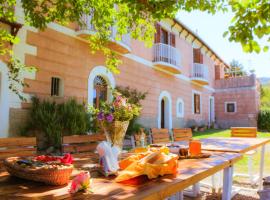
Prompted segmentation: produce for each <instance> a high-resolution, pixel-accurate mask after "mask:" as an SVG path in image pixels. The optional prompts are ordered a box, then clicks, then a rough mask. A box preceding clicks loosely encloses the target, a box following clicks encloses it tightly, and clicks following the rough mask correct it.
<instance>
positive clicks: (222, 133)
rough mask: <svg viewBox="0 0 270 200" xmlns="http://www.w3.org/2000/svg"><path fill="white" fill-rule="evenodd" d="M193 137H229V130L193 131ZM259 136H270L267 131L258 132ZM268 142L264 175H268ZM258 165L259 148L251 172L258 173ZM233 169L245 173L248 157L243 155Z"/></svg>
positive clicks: (269, 172) (269, 168) (269, 173)
mask: <svg viewBox="0 0 270 200" xmlns="http://www.w3.org/2000/svg"><path fill="white" fill-rule="evenodd" d="M193 137H194V138H197V139H200V138H210V137H230V130H229V129H226V130H215V129H209V130H206V131H204V132H193ZM258 137H259V138H270V133H269V132H258ZM269 157H270V144H269V145H268V146H266V153H265V165H264V166H265V167H264V175H265V176H270V159H269ZM259 166H260V149H258V151H257V153H256V154H255V155H254V157H253V172H254V173H259ZM235 171H236V172H237V173H247V172H248V159H247V156H245V157H244V158H243V159H242V160H240V161H239V162H237V163H236V164H235Z"/></svg>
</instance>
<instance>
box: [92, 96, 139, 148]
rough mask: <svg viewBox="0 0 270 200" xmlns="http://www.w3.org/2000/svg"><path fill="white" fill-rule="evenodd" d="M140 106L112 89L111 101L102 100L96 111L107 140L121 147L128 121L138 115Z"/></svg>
mask: <svg viewBox="0 0 270 200" xmlns="http://www.w3.org/2000/svg"><path fill="white" fill-rule="evenodd" d="M140 109H141V107H140V106H138V105H136V104H132V103H130V102H129V99H127V98H125V97H123V96H122V95H121V94H120V93H119V92H117V91H113V100H112V102H102V103H101V106H100V108H99V109H98V110H97V112H96V117H97V120H98V123H99V126H100V128H101V129H102V131H103V132H104V133H105V135H106V138H107V141H108V142H110V143H111V144H112V145H113V146H118V147H119V148H120V149H122V146H123V140H124V137H125V134H126V131H127V128H128V124H129V121H130V120H131V119H133V117H135V116H138V115H139V113H140Z"/></svg>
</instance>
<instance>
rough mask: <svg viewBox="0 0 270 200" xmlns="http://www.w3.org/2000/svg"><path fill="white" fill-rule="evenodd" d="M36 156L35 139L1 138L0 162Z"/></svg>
mask: <svg viewBox="0 0 270 200" xmlns="http://www.w3.org/2000/svg"><path fill="white" fill-rule="evenodd" d="M35 154H36V138H35V137H14V138H0V160H3V159H5V158H7V157H13V156H33V155H35Z"/></svg>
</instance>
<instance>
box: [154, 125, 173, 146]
mask: <svg viewBox="0 0 270 200" xmlns="http://www.w3.org/2000/svg"><path fill="white" fill-rule="evenodd" d="M151 139H152V143H154V144H158V143H169V142H170V134H169V130H168V129H166V128H160V129H159V128H151Z"/></svg>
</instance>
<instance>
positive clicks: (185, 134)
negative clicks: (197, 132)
mask: <svg viewBox="0 0 270 200" xmlns="http://www.w3.org/2000/svg"><path fill="white" fill-rule="evenodd" d="M172 131H173V140H174V141H175V142H177V141H183V140H190V139H191V138H192V130H191V128H174V129H173V130H172Z"/></svg>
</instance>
